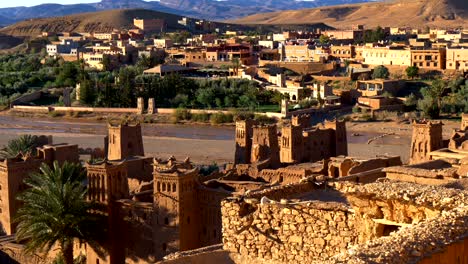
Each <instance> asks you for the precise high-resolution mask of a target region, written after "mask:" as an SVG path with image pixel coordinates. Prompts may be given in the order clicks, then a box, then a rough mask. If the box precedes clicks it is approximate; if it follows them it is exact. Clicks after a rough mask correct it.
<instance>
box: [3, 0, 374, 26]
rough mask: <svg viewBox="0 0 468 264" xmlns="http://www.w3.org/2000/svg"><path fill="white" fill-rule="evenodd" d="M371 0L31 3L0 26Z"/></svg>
mask: <svg viewBox="0 0 468 264" xmlns="http://www.w3.org/2000/svg"><path fill="white" fill-rule="evenodd" d="M368 1H371V0H314V1H303V0H228V1H221V0H159V1H155V0H151V1H149V0H148V1H143V0H101V2H97V0H96V2H97V3H87V4H75V5H60V4H42V5H37V6H31V7H24V6H19V7H11V8H0V26H1V25H7V24H11V23H14V22H17V21H21V20H25V19H31V18H39V17H52V16H65V15H71V14H77V13H83V12H97V11H103V10H110V9H129V8H142V9H150V10H155V11H160V12H168V13H172V14H177V15H182V16H191V17H197V18H205V19H211V20H214V19H217V20H224V19H229V18H239V17H243V16H247V15H252V14H257V13H264V12H272V11H278V10H288V9H302V8H311V7H317V6H327V5H337V4H347V3H362V2H368Z"/></svg>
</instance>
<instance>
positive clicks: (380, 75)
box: [372, 65, 390, 79]
mask: <svg viewBox="0 0 468 264" xmlns="http://www.w3.org/2000/svg"><path fill="white" fill-rule="evenodd" d="M389 74H390V73H389V71H388V68H387V67H385V66H383V65H380V66H377V67H375V68H374V72H373V73H372V78H373V79H386V78H388V76H389Z"/></svg>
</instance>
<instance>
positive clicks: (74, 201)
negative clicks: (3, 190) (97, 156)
mask: <svg viewBox="0 0 468 264" xmlns="http://www.w3.org/2000/svg"><path fill="white" fill-rule="evenodd" d="M85 180H86V174H85V171H84V170H83V168H82V166H81V165H80V164H74V163H68V162H65V163H64V164H63V165H62V166H60V165H59V163H58V162H57V161H55V162H54V164H53V167H49V166H48V165H47V164H42V165H41V167H40V172H39V173H34V174H32V175H31V176H30V177H29V178H27V179H25V181H24V182H25V184H26V185H27V186H28V187H29V188H28V189H27V190H26V191H24V192H23V193H22V194H20V195H19V196H18V200H20V201H22V202H23V204H24V205H23V206H22V207H21V208H20V209H19V210H18V215H17V218H16V222H17V223H18V227H17V233H16V238H17V240H18V241H24V242H25V249H26V252H37V251H39V252H49V251H50V250H51V248H52V247H54V246H58V247H59V248H60V251H61V253H62V256H63V258H64V260H65V263H66V264H73V243H74V242H75V241H80V242H86V243H88V244H89V245H90V246H91V247H93V248H95V249H96V251H97V252H101V253H102V248H101V246H100V243H99V242H98V240H99V239H98V238H102V237H103V236H102V234H103V233H102V232H105V231H104V230H103V227H105V225H103V223H104V222H103V221H105V219H103V217H102V216H98V215H97V214H93V213H92V212H93V210H97V208H96V204H94V203H90V202H88V201H86V193H87V188H86V186H85V184H84V181H85Z"/></svg>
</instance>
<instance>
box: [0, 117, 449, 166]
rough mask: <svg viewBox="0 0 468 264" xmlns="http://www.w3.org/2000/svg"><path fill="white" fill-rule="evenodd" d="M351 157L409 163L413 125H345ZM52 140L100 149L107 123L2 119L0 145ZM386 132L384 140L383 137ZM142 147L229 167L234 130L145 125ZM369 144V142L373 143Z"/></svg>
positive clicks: (159, 154) (153, 153)
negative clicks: (26, 138) (22, 139)
mask: <svg viewBox="0 0 468 264" xmlns="http://www.w3.org/2000/svg"><path fill="white" fill-rule="evenodd" d="M444 123H445V126H444V136H445V137H448V136H450V133H451V131H452V129H453V128H455V127H457V126H458V123H457V122H453V121H445V122H444ZM347 130H348V142H349V144H348V152H349V156H353V157H360V158H372V157H375V156H377V155H384V154H386V155H399V156H401V157H402V160H403V161H404V162H407V160H408V156H409V149H410V144H411V125H410V124H398V123H396V122H370V123H369V122H368V123H360V122H359V123H355V122H349V123H348V124H347ZM26 133H29V134H36V135H52V136H53V137H54V143H63V142H68V143H72V144H78V145H79V146H80V147H82V148H89V147H90V148H96V147H103V145H104V135H105V133H106V123H105V122H98V121H89V120H86V121H83V120H70V119H61V118H34V119H32V118H21V117H11V116H5V115H0V146H2V145H5V144H6V143H7V142H8V140H10V139H13V138H15V137H17V136H18V135H20V134H26ZM387 133H390V135H386V136H384V137H380V136H381V135H383V134H387ZM143 135H144V136H143V142H144V148H145V153H146V154H147V155H148V156H156V157H161V158H166V157H169V156H170V155H174V156H175V157H176V158H178V159H184V158H185V157H190V158H191V160H192V161H194V162H196V163H199V164H211V163H213V162H216V163H218V164H223V163H227V162H232V161H233V158H234V147H235V145H234V127H233V126H230V127H229V126H228V127H226V126H224V127H222V126H221V127H218V126H200V125H172V124H143ZM377 137H379V138H378V139H375V140H371V142H370V143H368V141H369V140H370V139H373V138H377Z"/></svg>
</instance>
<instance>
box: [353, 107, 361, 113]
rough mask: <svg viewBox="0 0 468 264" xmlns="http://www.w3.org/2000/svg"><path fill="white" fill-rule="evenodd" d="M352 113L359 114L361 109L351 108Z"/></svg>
mask: <svg viewBox="0 0 468 264" xmlns="http://www.w3.org/2000/svg"><path fill="white" fill-rule="evenodd" d="M353 113H361V108H360V107H358V106H354V107H353Z"/></svg>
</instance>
